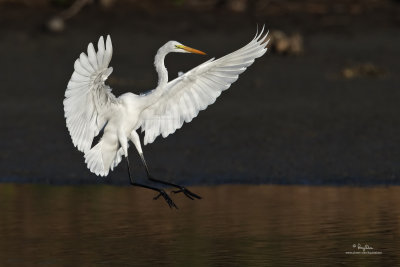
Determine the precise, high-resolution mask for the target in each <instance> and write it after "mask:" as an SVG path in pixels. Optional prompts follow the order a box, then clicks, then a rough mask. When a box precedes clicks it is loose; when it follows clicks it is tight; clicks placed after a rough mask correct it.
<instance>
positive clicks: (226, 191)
mask: <svg viewBox="0 0 400 267" xmlns="http://www.w3.org/2000/svg"><path fill="white" fill-rule="evenodd" d="M191 189H193V191H194V192H196V193H199V194H200V195H202V196H203V197H204V199H203V200H201V201H191V200H190V199H185V198H184V196H181V195H176V196H174V199H175V200H176V203H177V205H178V206H179V208H180V209H179V210H170V209H169V208H168V207H167V205H166V204H165V203H164V202H163V201H162V200H156V201H154V200H152V197H153V196H154V194H153V192H149V191H146V190H144V189H140V188H132V187H113V186H65V187H64V186H43V185H9V184H2V185H0V210H1V220H0V262H1V263H2V264H1V265H15V266H21V265H25V266H31V265H37V264H39V265H70V266H71V265H72V266H73V265H81V266H82V265H83V266H88V265H105V266H109V265H138V266H145V265H148V266H156V265H161V264H162V265H164V266H189V265H190V266H227V265H228V266H271V265H273V266H282V265H299V264H306V265H316V266H322V265H341V264H349V265H353V266H354V265H363V266H376V265H377V264H379V265H383V266H394V265H397V264H399V262H400V256H399V253H398V249H399V248H400V241H399V240H400V239H399V228H400V209H399V203H400V187H375V188H356V187H306V186H242V185H241V186H226V185H225V186H216V187H194V188H191ZM353 244H356V246H358V244H360V245H361V246H364V247H365V245H366V244H367V245H368V246H370V247H372V248H373V249H371V250H366V251H371V252H374V253H377V254H356V255H349V254H346V252H353V251H355V252H361V251H362V250H361V249H358V248H357V247H356V248H353ZM380 253H381V254H380Z"/></svg>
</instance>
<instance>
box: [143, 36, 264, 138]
mask: <svg viewBox="0 0 400 267" xmlns="http://www.w3.org/2000/svg"><path fill="white" fill-rule="evenodd" d="M263 31H264V28H263V29H262V31H261V32H260V33H257V34H256V36H255V37H254V38H253V40H252V41H251V42H250V43H248V44H247V45H245V46H244V47H242V48H240V49H238V50H236V51H235V52H232V53H230V54H228V55H226V56H224V57H221V58H219V59H217V60H214V59H210V60H208V61H206V62H204V63H203V64H201V65H199V66H197V67H196V68H194V69H192V70H190V71H189V72H187V73H185V74H183V75H181V76H179V77H178V78H176V79H174V80H172V81H170V82H169V83H168V84H167V86H166V87H164V88H159V89H156V90H163V92H162V94H161V96H160V97H159V98H158V100H157V101H156V102H155V103H154V104H152V105H151V106H149V107H148V108H147V109H145V110H144V111H143V112H142V113H141V118H140V119H141V126H140V127H141V129H142V131H144V132H145V138H144V144H145V145H146V144H148V143H152V142H153V141H154V140H155V138H156V137H157V136H159V135H162V136H163V137H167V136H168V135H169V134H172V133H174V132H175V131H176V130H177V129H179V128H181V127H182V125H183V122H190V121H191V120H192V119H193V118H195V117H196V116H197V115H198V113H199V111H201V110H204V109H206V108H207V106H209V105H211V104H213V103H214V102H215V101H216V99H217V98H218V96H219V95H220V94H221V92H222V91H224V90H226V89H228V88H229V87H230V86H231V84H232V83H234V82H235V81H236V80H237V79H238V77H239V75H240V74H241V73H243V72H244V71H245V70H246V69H247V67H249V66H250V65H251V64H253V62H254V60H255V59H256V58H258V57H261V56H262V55H264V54H265V52H266V51H267V48H266V46H267V44H268V41H269V40H267V35H268V33H266V34H265V35H263ZM156 90H153V91H152V92H151V93H149V94H146V95H142V97H152V94H153V93H154V92H155V91H156Z"/></svg>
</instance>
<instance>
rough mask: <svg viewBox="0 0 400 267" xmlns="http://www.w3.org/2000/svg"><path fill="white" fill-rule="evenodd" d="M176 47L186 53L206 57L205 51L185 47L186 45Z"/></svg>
mask: <svg viewBox="0 0 400 267" xmlns="http://www.w3.org/2000/svg"><path fill="white" fill-rule="evenodd" d="M176 47H178V48H180V49H183V50H185V51H188V52H189V53H194V54H199V55H206V53H204V52H203V51H200V50H197V49H194V48H191V47H188V46H185V45H177V46H176Z"/></svg>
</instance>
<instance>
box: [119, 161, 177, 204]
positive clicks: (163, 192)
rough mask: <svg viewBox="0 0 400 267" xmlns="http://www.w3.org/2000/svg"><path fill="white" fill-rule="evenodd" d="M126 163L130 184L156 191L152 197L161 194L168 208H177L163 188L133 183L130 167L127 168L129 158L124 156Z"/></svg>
mask: <svg viewBox="0 0 400 267" xmlns="http://www.w3.org/2000/svg"><path fill="white" fill-rule="evenodd" d="M126 164H127V166H128V175H129V182H130V183H131V185H133V186H140V187H143V188H147V189H151V190H154V191H157V192H158V193H159V194H158V195H157V196H156V197H154V199H158V198H159V197H160V196H162V197H163V198H164V199H165V201H166V202H167V204H168V205H169V207H170V208H176V209H177V208H178V207H177V206H176V205H175V203H174V202H173V201H172V199H171V198H170V197H169V196H168V194H167V193H166V192H165V191H164V190H162V189H159V188H156V187H152V186H148V185H144V184H138V183H135V182H134V181H133V179H132V176H131V169H130V168H129V159H128V157H126Z"/></svg>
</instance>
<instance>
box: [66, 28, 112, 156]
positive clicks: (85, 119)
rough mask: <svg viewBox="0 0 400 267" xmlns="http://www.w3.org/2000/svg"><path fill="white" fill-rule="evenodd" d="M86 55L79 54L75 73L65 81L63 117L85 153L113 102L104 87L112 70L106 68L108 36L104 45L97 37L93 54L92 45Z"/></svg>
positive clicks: (109, 53) (109, 51)
mask: <svg viewBox="0 0 400 267" xmlns="http://www.w3.org/2000/svg"><path fill="white" fill-rule="evenodd" d="M87 52H88V54H87V55H86V54H85V53H81V55H80V57H79V58H78V59H77V60H76V61H75V64H74V69H75V71H74V72H73V74H72V77H71V79H70V81H69V82H68V87H67V90H66V91H65V99H64V112H65V118H66V120H67V127H68V130H69V133H70V135H71V137H72V142H73V143H74V145H75V146H76V147H77V148H78V149H79V150H80V151H82V152H85V153H86V152H87V151H89V150H90V148H91V145H92V142H93V138H94V137H95V136H96V135H98V134H99V132H100V130H101V129H102V128H103V127H104V125H105V124H106V123H107V117H108V114H109V113H110V112H111V109H112V106H113V104H115V103H116V101H117V99H116V98H115V96H114V95H113V94H112V93H111V88H110V87H109V86H107V85H105V84H104V81H105V80H106V79H107V78H108V76H109V75H110V74H111V72H112V67H110V68H108V64H109V63H110V61H111V57H112V52H113V50H112V44H111V39H110V36H107V40H106V42H105V43H104V39H103V37H100V39H99V42H98V51H97V53H96V51H95V49H94V47H93V44H92V43H90V44H89V46H88V49H87Z"/></svg>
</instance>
